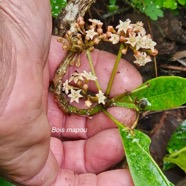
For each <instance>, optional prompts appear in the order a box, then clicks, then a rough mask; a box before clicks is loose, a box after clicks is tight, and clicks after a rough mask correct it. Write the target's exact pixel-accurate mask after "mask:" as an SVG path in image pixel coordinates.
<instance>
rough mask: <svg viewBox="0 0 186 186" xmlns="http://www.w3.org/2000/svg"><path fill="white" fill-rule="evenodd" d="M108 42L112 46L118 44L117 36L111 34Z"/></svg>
mask: <svg viewBox="0 0 186 186" xmlns="http://www.w3.org/2000/svg"><path fill="white" fill-rule="evenodd" d="M109 41H111V42H112V44H116V43H118V42H119V35H117V34H111V37H110V39H109Z"/></svg>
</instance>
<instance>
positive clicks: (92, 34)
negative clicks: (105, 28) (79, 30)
mask: <svg viewBox="0 0 186 186" xmlns="http://www.w3.org/2000/svg"><path fill="white" fill-rule="evenodd" d="M86 33H87V34H86V36H87V37H89V38H90V39H91V40H92V39H93V38H94V36H96V35H98V33H97V32H95V31H94V28H92V29H91V30H87V31H86Z"/></svg>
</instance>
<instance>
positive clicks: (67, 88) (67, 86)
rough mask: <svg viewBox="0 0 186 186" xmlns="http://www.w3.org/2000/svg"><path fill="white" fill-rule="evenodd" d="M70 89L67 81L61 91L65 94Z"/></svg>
mask: <svg viewBox="0 0 186 186" xmlns="http://www.w3.org/2000/svg"><path fill="white" fill-rule="evenodd" d="M71 88H72V86H70V85H69V81H68V79H67V80H66V81H65V82H64V83H63V87H62V91H64V92H65V94H68V93H69V90H70V89H71Z"/></svg>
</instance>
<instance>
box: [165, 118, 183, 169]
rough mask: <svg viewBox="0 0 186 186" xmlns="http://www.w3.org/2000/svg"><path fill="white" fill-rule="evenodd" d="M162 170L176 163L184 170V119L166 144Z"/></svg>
mask: <svg viewBox="0 0 186 186" xmlns="http://www.w3.org/2000/svg"><path fill="white" fill-rule="evenodd" d="M167 152H168V154H167V155H166V156H165V158H164V170H167V169H169V168H171V167H173V166H175V165H178V166H179V167H180V168H181V169H183V170H184V171H185V172H186V120H185V121H184V122H183V123H182V124H181V125H180V126H179V127H178V128H177V129H176V131H175V132H174V133H173V135H172V136H171V138H170V140H169V142H168V145H167Z"/></svg>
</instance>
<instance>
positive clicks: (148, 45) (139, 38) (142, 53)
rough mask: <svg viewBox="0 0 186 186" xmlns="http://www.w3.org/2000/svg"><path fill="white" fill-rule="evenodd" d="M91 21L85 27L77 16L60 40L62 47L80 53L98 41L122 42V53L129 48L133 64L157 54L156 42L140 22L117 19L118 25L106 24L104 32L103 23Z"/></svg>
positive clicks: (146, 60)
mask: <svg viewBox="0 0 186 186" xmlns="http://www.w3.org/2000/svg"><path fill="white" fill-rule="evenodd" d="M89 22H90V23H91V24H90V25H89V26H88V28H87V29H86V28H85V21H84V19H83V18H82V17H79V18H78V20H77V23H76V24H74V27H72V28H71V30H70V31H68V32H67V34H66V35H65V37H64V38H61V39H60V41H61V42H62V43H63V48H64V49H67V50H70V51H74V52H76V53H81V52H82V51H84V50H86V49H93V48H94V45H96V44H99V42H100V41H107V42H111V43H112V44H117V43H122V44H123V45H124V49H123V50H122V53H123V54H126V53H127V50H128V48H130V49H131V50H132V51H133V53H134V57H135V61H134V63H135V64H138V65H139V66H144V65H145V64H146V63H148V62H150V61H151V57H150V56H155V55H157V53H158V52H157V50H156V49H155V48H154V47H155V45H156V42H154V41H153V40H152V38H151V35H150V34H146V31H145V29H144V27H143V23H142V22H137V23H135V24H132V23H131V21H130V20H129V19H127V20H126V21H121V20H120V21H119V25H117V26H116V27H115V28H114V27H113V26H108V27H107V30H106V32H105V33H104V31H103V28H102V27H103V23H102V22H101V21H99V20H96V19H89Z"/></svg>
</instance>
